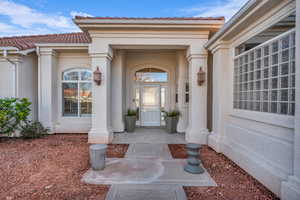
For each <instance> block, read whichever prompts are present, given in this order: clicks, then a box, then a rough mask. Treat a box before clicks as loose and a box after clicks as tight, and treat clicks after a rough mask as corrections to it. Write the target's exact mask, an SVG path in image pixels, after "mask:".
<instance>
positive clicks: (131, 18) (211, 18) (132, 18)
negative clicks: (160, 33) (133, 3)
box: [75, 16, 225, 20]
mask: <svg viewBox="0 0 300 200" xmlns="http://www.w3.org/2000/svg"><path fill="white" fill-rule="evenodd" d="M75 19H109V20H225V17H149V18H148V17H83V16H75Z"/></svg>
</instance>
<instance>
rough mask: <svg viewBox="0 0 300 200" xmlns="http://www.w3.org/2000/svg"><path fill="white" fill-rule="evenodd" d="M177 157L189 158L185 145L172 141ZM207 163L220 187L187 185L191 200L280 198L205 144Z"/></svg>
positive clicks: (274, 199)
mask: <svg viewBox="0 0 300 200" xmlns="http://www.w3.org/2000/svg"><path fill="white" fill-rule="evenodd" d="M169 149H170V151H171V154H172V156H173V158H183V159H184V158H186V153H185V152H186V151H185V145H182V144H179V145H178V144H169ZM200 153H201V156H202V161H203V165H204V167H205V168H206V170H207V171H208V173H209V174H210V175H211V177H212V178H213V179H214V180H215V181H216V183H217V184H218V186H217V187H184V190H185V192H186V194H187V197H188V199H189V200H202V199H203V200H279V198H278V197H276V195H274V194H273V193H272V192H270V191H269V190H268V189H267V188H266V187H264V186H263V185H262V184H261V183H260V182H258V181H257V180H256V179H254V178H253V177H252V176H250V175H249V174H248V173H247V172H245V171H244V170H243V169H241V168H240V167H239V166H237V165H236V164H235V163H234V162H232V161H231V160H229V159H228V158H227V157H226V156H224V155H223V154H218V153H216V152H215V151H214V150H213V149H211V148H210V147H208V146H206V145H203V146H202V148H201V150H200Z"/></svg>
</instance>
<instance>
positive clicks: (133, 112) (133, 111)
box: [126, 109, 136, 116]
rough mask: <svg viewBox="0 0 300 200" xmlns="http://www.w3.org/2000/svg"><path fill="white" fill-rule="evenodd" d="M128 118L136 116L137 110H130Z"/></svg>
mask: <svg viewBox="0 0 300 200" xmlns="http://www.w3.org/2000/svg"><path fill="white" fill-rule="evenodd" d="M126 116H136V110H131V109H128V110H127V114H126Z"/></svg>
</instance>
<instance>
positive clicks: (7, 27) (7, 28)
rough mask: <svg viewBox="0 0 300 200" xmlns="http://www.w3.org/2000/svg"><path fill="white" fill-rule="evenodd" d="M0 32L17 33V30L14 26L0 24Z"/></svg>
mask: <svg viewBox="0 0 300 200" xmlns="http://www.w3.org/2000/svg"><path fill="white" fill-rule="evenodd" d="M0 30H1V33H0V34H3V33H4V34H5V33H10V32H14V31H17V29H16V28H15V27H14V26H11V25H9V24H6V23H2V22H0Z"/></svg>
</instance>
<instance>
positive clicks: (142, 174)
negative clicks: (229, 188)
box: [82, 158, 216, 186]
mask: <svg viewBox="0 0 300 200" xmlns="http://www.w3.org/2000/svg"><path fill="white" fill-rule="evenodd" d="M185 163H186V161H185V160H182V159H173V160H161V159H155V158H125V159H124V158H121V159H108V161H107V166H106V168H105V169H104V170H103V171H94V170H91V169H90V170H89V171H87V172H86V173H85V174H84V176H83V178H82V180H83V181H84V182H86V183H90V184H170V185H181V186H216V183H215V182H214V180H213V179H212V178H211V177H210V175H209V174H208V173H207V172H206V171H205V173H203V174H190V173H187V172H185V171H184V170H183V166H184V165H185Z"/></svg>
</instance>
